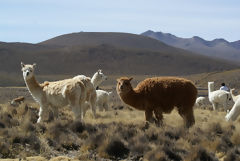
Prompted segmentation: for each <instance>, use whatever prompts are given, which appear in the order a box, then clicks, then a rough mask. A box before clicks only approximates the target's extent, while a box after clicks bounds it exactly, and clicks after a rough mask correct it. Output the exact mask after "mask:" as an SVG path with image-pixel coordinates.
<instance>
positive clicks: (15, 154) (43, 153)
mask: <svg viewBox="0 0 240 161" xmlns="http://www.w3.org/2000/svg"><path fill="white" fill-rule="evenodd" d="M117 77H118V76H110V77H109V79H108V80H107V82H106V83H105V84H104V87H103V89H107V90H113V91H114V95H113V97H112V98H111V102H112V103H111V110H110V111H107V112H98V113H97V118H96V119H94V118H93V115H92V113H91V111H90V110H89V111H87V113H86V116H85V118H84V122H79V121H74V120H73V114H72V112H71V110H70V109H69V108H68V107H65V108H63V109H61V110H60V116H59V117H60V119H59V120H57V121H53V120H52V119H51V117H50V119H49V120H48V121H47V122H44V123H41V124H36V121H37V118H38V115H37V113H38V108H39V106H38V105H37V104H36V103H34V102H33V100H32V98H31V96H30V95H29V93H28V91H27V90H26V88H18V87H16V88H0V93H1V95H0V158H2V159H7V158H8V160H19V158H21V159H22V160H29V161H30V160H31V161H44V160H54V161H65V160H66V161H68V160H86V161H88V160H119V159H122V160H134V161H135V160H136V161H137V160H144V161H148V160H149V161H150V160H151V161H152V160H153V161H154V160H162V161H181V160H186V161H205V160H207V161H215V160H221V161H234V160H238V159H239V158H240V141H239V137H240V124H239V122H240V121H239V120H237V121H235V122H230V123H227V122H226V121H225V120H224V117H225V114H226V113H225V112H223V111H211V110H210V109H212V108H211V107H205V109H195V111H194V113H195V119H196V124H195V125H194V126H193V127H192V128H190V129H185V128H184V127H183V120H182V118H181V117H180V116H179V115H178V113H177V111H175V110H174V111H173V112H172V113H171V114H166V115H164V125H163V127H156V126H155V125H153V124H151V125H150V126H149V127H148V128H146V127H145V117H144V113H143V112H142V111H137V110H135V109H132V108H129V107H128V106H126V105H124V104H123V103H122V102H121V101H120V100H119V98H118V97H117V94H116V92H115V89H114V85H115V83H116V82H115V79H116V78H117ZM145 77H149V76H134V79H135V80H134V82H133V84H134V85H133V86H135V84H137V83H138V82H139V81H140V80H143V79H144V78H145ZM20 95H23V96H25V97H26V102H25V103H24V104H21V105H20V106H19V107H12V106H10V105H9V103H8V100H10V99H12V98H15V97H17V96H20ZM15 158H17V159H15Z"/></svg>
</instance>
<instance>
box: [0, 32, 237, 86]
mask: <svg viewBox="0 0 240 161" xmlns="http://www.w3.org/2000/svg"><path fill="white" fill-rule="evenodd" d="M84 40H85V41H84ZM21 61H23V62H24V63H34V62H35V63H37V71H36V72H37V75H76V74H85V75H87V76H92V74H93V73H94V72H95V71H97V70H98V69H103V71H104V73H106V74H107V75H110V74H111V75H112V74H114V75H126V74H130V75H131V74H134V75H135V74H138V75H188V74H195V73H202V72H212V71H223V70H229V69H234V68H238V67H239V65H237V64H233V63H231V62H228V61H223V60H220V59H213V58H209V57H206V56H202V55H198V54H194V53H192V52H189V51H186V50H182V49H179V48H174V47H171V46H168V45H166V44H164V43H161V42H159V41H158V40H154V39H152V38H148V37H145V36H140V35H134V34H125V33H83V32H80V33H73V34H67V35H62V36H58V37H56V38H53V39H50V40H46V41H44V42H41V43H39V44H27V43H4V42H1V43H0V62H1V63H0V86H2V85H1V84H4V85H6V84H7V85H12V84H18V83H17V82H19V79H20V80H21V83H22V72H21V67H20V62H21ZM12 82H14V83H12Z"/></svg>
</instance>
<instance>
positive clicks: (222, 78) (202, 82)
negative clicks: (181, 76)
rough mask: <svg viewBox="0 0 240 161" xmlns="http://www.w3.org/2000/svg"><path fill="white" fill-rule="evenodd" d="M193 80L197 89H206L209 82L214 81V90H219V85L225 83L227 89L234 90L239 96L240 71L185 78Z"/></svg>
mask: <svg viewBox="0 0 240 161" xmlns="http://www.w3.org/2000/svg"><path fill="white" fill-rule="evenodd" d="M187 77H188V78H189V79H191V80H193V81H194V82H195V84H196V85H197V86H198V87H203V88H207V84H208V82H210V81H214V85H215V89H219V88H220V86H221V83H223V82H224V83H225V84H226V85H227V86H228V87H229V88H235V89H236V90H238V93H239V94H240V91H239V90H240V83H239V80H240V69H233V70H226V71H219V72H210V73H201V74H194V75H190V76H187Z"/></svg>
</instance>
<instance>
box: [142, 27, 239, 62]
mask: <svg viewBox="0 0 240 161" xmlns="http://www.w3.org/2000/svg"><path fill="white" fill-rule="evenodd" d="M141 35H143V36H147V37H151V38H153V39H156V40H159V41H161V42H164V43H166V44H168V45H170V46H173V47H177V48H181V49H185V50H189V51H192V52H194V53H198V54H201V55H206V56H210V57H215V58H221V59H226V60H230V61H235V62H240V40H238V41H233V42H228V41H227V40H225V39H223V38H216V39H213V40H211V41H208V40H205V39H203V38H201V37H199V36H193V37H192V38H181V37H177V36H175V35H173V34H170V33H163V32H154V31H152V30H148V31H146V32H144V33H142V34H141Z"/></svg>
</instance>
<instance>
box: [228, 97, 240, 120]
mask: <svg viewBox="0 0 240 161" xmlns="http://www.w3.org/2000/svg"><path fill="white" fill-rule="evenodd" d="M239 114H240V99H237V100H236V102H235V103H234V105H233V107H232V109H231V111H230V112H229V113H228V114H227V115H226V116H225V119H226V121H230V120H232V121H235V120H236V119H237V117H238V115H239Z"/></svg>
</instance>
